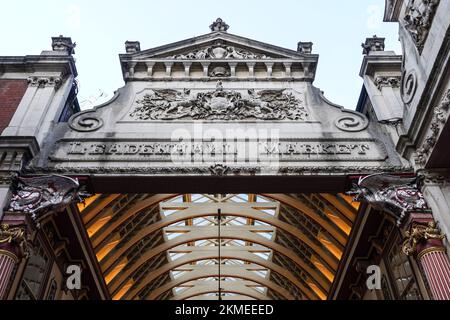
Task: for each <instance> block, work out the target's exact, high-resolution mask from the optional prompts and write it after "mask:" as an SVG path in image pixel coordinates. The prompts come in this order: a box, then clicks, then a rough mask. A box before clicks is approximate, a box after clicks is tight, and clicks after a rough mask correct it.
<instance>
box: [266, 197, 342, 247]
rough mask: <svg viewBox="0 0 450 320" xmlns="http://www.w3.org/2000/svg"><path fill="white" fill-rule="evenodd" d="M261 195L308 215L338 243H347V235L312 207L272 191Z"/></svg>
mask: <svg viewBox="0 0 450 320" xmlns="http://www.w3.org/2000/svg"><path fill="white" fill-rule="evenodd" d="M261 195H263V196H265V197H267V198H271V199H274V200H276V201H279V202H281V203H284V204H287V205H289V206H291V207H293V208H295V209H297V210H298V211H299V212H301V213H303V214H304V215H306V216H308V217H309V218H311V219H312V220H314V221H315V222H317V223H318V224H319V225H320V226H321V227H322V228H324V229H325V230H326V231H327V232H328V233H329V234H330V235H331V236H332V237H333V238H334V239H335V240H336V241H338V243H340V244H341V245H342V246H345V244H346V243H347V236H346V235H345V233H344V232H343V231H342V230H341V229H340V228H339V227H338V226H337V225H336V224H334V223H330V222H329V221H326V220H325V219H323V218H322V217H320V216H319V215H318V214H317V213H316V212H315V211H314V210H313V209H311V208H310V207H308V206H306V205H305V204H304V203H302V202H301V201H299V200H298V199H295V198H293V197H291V196H289V195H286V194H272V193H262V194H261Z"/></svg>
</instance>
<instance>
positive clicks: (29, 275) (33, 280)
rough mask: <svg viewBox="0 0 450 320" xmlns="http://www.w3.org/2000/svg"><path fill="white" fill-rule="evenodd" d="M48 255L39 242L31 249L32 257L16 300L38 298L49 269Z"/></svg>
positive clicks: (29, 259)
mask: <svg viewBox="0 0 450 320" xmlns="http://www.w3.org/2000/svg"><path fill="white" fill-rule="evenodd" d="M48 260H49V259H48V257H47V255H46V254H45V252H44V249H43V248H42V245H41V244H40V243H38V244H37V245H36V246H35V247H33V248H32V249H30V257H29V258H28V262H27V266H26V268H25V271H24V273H23V279H22V282H21V284H20V287H19V290H18V291H17V294H16V300H36V299H39V293H40V290H41V287H42V284H43V281H44V277H45V273H46V271H47V265H48Z"/></svg>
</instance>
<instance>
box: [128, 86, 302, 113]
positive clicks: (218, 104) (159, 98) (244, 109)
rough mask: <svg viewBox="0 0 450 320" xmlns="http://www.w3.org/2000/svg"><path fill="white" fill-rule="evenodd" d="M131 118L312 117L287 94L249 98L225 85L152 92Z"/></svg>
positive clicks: (271, 92) (265, 93)
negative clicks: (211, 88)
mask: <svg viewBox="0 0 450 320" xmlns="http://www.w3.org/2000/svg"><path fill="white" fill-rule="evenodd" d="M136 104H137V105H136V106H135V108H134V110H133V111H132V112H131V113H130V117H131V118H134V119H136V120H176V119H193V120H244V119H256V120H298V121H306V120H308V118H309V114H308V112H307V110H306V109H305V107H304V106H303V102H302V101H301V100H300V99H299V98H297V97H295V96H294V95H293V94H292V93H291V92H289V91H286V90H262V91H259V92H256V91H255V90H253V89H250V90H248V92H247V95H246V96H243V95H242V94H241V93H239V92H236V91H231V90H224V89H223V87H222V82H221V81H219V82H218V83H217V87H216V90H214V91H209V92H200V93H198V94H196V95H195V96H192V95H191V94H190V90H184V91H176V90H170V89H165V90H152V93H150V94H146V95H145V96H144V97H143V98H142V99H141V100H138V101H137V102H136Z"/></svg>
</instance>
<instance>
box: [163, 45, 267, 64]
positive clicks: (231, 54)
mask: <svg viewBox="0 0 450 320" xmlns="http://www.w3.org/2000/svg"><path fill="white" fill-rule="evenodd" d="M169 59H185V60H191V59H199V60H206V59H269V57H268V56H266V55H264V54H260V53H255V52H251V51H248V50H245V49H241V48H236V47H234V46H226V45H224V43H223V42H222V41H220V40H219V41H217V42H216V43H215V44H214V45H212V46H209V47H206V48H204V49H198V50H194V51H190V52H187V53H180V54H176V55H174V56H171V57H169Z"/></svg>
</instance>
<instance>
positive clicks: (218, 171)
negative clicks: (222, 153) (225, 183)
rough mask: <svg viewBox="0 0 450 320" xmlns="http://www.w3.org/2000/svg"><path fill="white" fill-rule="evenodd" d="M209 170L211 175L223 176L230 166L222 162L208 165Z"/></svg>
mask: <svg viewBox="0 0 450 320" xmlns="http://www.w3.org/2000/svg"><path fill="white" fill-rule="evenodd" d="M209 170H210V172H211V174H212V175H213V176H225V175H227V173H228V171H230V167H228V166H226V165H223V164H215V165H212V166H210V167H209Z"/></svg>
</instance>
